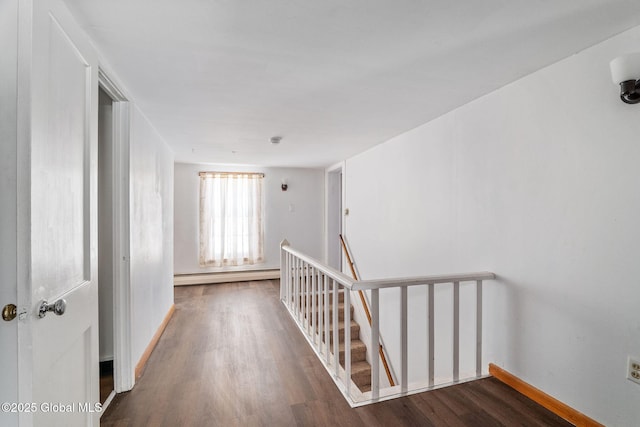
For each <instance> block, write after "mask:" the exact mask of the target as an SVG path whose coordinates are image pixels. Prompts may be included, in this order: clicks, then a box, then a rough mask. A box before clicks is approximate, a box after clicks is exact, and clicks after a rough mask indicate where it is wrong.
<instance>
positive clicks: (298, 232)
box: [174, 163, 324, 274]
mask: <svg viewBox="0 0 640 427" xmlns="http://www.w3.org/2000/svg"><path fill="white" fill-rule="evenodd" d="M202 171H221V172H229V171H234V172H262V173H264V174H265V177H264V203H265V226H264V228H265V230H264V234H265V236H264V239H265V250H264V252H265V262H264V263H261V264H256V265H253V266H242V267H236V268H229V267H227V268H215V267H206V268H202V267H200V266H199V264H198V250H199V234H198V227H199V197H200V196H199V194H200V193H199V191H200V178H199V177H198V173H199V172H202ZM282 179H286V181H287V184H288V186H289V187H288V189H287V191H282V190H281V188H280V185H281V183H282ZM323 203H324V174H323V171H322V170H321V169H297V168H266V167H257V166H256V167H248V166H229V165H213V164H211V165H195V164H187V163H177V164H176V165H175V236H176V240H175V261H174V262H175V264H174V269H175V274H187V273H201V272H210V271H221V270H249V269H268V268H279V267H280V242H281V241H282V240H283V239H285V238H286V239H287V240H288V241H289V242H290V243H291V245H292V246H293V247H294V248H296V249H298V250H301V251H303V252H304V253H306V254H308V255H310V256H312V257H314V258H316V259H322V256H323V220H324V214H323ZM290 208H291V209H292V210H291V209H290Z"/></svg>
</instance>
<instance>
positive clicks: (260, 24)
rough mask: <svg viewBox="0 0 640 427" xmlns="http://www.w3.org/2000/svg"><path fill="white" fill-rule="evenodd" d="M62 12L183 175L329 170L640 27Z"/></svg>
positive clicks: (152, 0)
mask: <svg viewBox="0 0 640 427" xmlns="http://www.w3.org/2000/svg"><path fill="white" fill-rule="evenodd" d="M66 2H67V4H68V5H69V7H70V9H71V10H72V12H73V14H74V15H75V16H76V18H77V20H78V21H79V22H80V24H81V25H82V27H83V28H84V29H85V31H86V32H87V33H88V34H89V35H90V37H91V38H92V39H93V40H94V42H95V44H96V46H97V48H98V50H99V51H100V53H101V54H102V56H103V57H104V59H105V61H106V62H107V63H108V65H109V68H111V69H112V70H114V71H115V73H116V74H117V77H118V79H119V81H121V82H122V84H123V85H124V86H125V88H126V90H127V91H128V92H129V93H130V94H131V95H132V97H133V98H134V100H135V101H136V103H137V104H138V105H139V107H140V109H141V110H142V111H143V112H144V114H145V115H146V116H147V117H148V118H149V120H150V121H151V122H152V124H153V125H154V126H155V127H156V128H157V130H158V131H159V132H160V134H161V135H162V136H163V137H164V139H165V140H166V141H167V143H169V145H170V146H171V147H172V149H173V150H174V152H175V155H176V161H181V162H202V163H236V164H255V165H263V166H297V167H321V166H327V165H330V164H332V163H335V162H337V161H340V160H343V159H345V158H348V157H350V156H352V155H354V154H357V153H359V152H361V151H364V150H366V149H367V148H369V147H372V146H374V145H376V144H378V143H380V142H383V141H385V140H387V139H389V138H391V137H393V136H396V135H398V134H400V133H403V132H405V131H407V130H409V129H412V128H414V127H416V126H419V125H420V124H422V123H425V122H428V121H430V120H432V119H434V118H436V117H438V116H440V115H442V114H444V113H446V112H448V111H451V110H452V109H455V108H456V107H459V106H461V105H463V104H465V103H468V102H469V101H471V100H473V99H475V98H478V97H480V96H482V95H484V94H486V93H489V92H491V91H493V90H495V89H497V88H499V87H501V86H504V85H506V84H508V83H510V82H513V81H514V80H516V79H518V78H520V77H523V76H525V75H527V74H530V73H532V72H534V71H536V70H539V69H540V68H542V67H544V66H546V65H549V64H551V63H553V62H556V61H558V60H560V59H562V58H565V57H567V56H569V55H572V54H574V53H575V52H577V51H580V50H582V49H585V48H587V47H589V46H592V45H594V44H596V43H598V42H600V41H602V40H605V39H607V38H609V37H611V36H613V35H616V34H618V33H620V32H622V31H624V30H626V29H629V28H631V27H633V26H636V25H639V24H640V2H639V1H637V0H633V1H629V0H625V1H622V0H564V1H558V0H554V1H549V0H538V1H535V0H484V1H477V0H466V1H451V0H424V1H417V0H413V1H410V0H394V1H390V0H322V1H305V0H269V1H265V0H209V1H207V0H181V1H175V0H110V1H104V0H66ZM603 66H607V65H606V64H604V65H603ZM274 135H279V136H282V137H283V140H282V142H281V143H280V144H279V145H272V144H270V143H269V138H270V137H271V136H274Z"/></svg>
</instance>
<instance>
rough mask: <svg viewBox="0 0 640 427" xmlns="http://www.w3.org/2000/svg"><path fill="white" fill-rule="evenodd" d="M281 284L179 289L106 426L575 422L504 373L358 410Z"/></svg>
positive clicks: (111, 408)
mask: <svg viewBox="0 0 640 427" xmlns="http://www.w3.org/2000/svg"><path fill="white" fill-rule="evenodd" d="M278 295H279V283H278V281H277V280H266V281H260V282H257V281H255V282H239V283H225V284H219V285H205V286H183V287H177V288H175V304H176V311H175V314H174V316H173V318H172V319H171V321H170V322H169V325H168V326H167V329H166V330H165V332H164V335H163V336H162V337H161V339H160V341H159V342H158V345H157V347H156V349H155V350H154V352H153V353H152V355H151V357H150V358H149V361H148V363H147V366H146V369H145V372H144V374H143V375H142V377H141V378H140V379H139V380H138V381H137V384H136V386H135V388H134V389H133V390H132V391H131V392H128V393H123V394H119V395H117V396H116V397H115V399H114V400H113V402H112V403H111V405H110V406H109V408H108V409H107V410H106V413H105V414H103V416H102V419H101V425H102V426H136V427H138V426H171V427H174V426H234V425H237V426H248V425H264V426H293V425H300V426H311V425H324V426H338V425H341V426H400V425H406V426H409V425H411V426H416V425H420V426H474V427H477V426H500V425H506V426H512V425H522V426H569V425H570V424H568V423H566V422H564V421H563V420H561V419H559V418H558V417H556V416H555V415H553V414H551V413H550V412H548V411H547V410H545V409H544V408H542V407H540V406H538V405H536V404H535V403H533V402H532V401H530V400H529V399H527V398H526V397H524V396H522V395H520V394H518V393H516V392H514V391H512V390H511V389H510V388H508V387H507V386H505V385H503V384H502V383H500V382H498V381H497V380H495V379H492V378H487V379H483V380H480V381H476V382H473V383H467V384H461V385H458V386H454V387H449V388H445V389H440V390H436V391H431V392H427V393H421V394H416V395H412V396H410V397H407V398H401V399H395V400H391V401H387V402H382V403H378V404H374V405H369V406H365V407H360V408H356V409H351V408H350V407H349V405H348V404H347V403H346V402H345V400H344V398H343V397H342V395H341V394H340V392H339V391H338V389H337V388H336V386H335V385H334V383H333V381H332V380H331V379H330V378H329V376H328V374H327V372H326V371H325V369H324V367H323V366H322V365H321V363H320V362H319V361H318V360H317V359H316V356H315V354H314V353H313V351H312V350H311V348H310V347H309V345H308V344H307V342H306V341H305V339H304V338H303V336H302V334H301V333H300V331H299V330H298V329H297V327H296V326H295V324H294V322H293V321H292V320H291V319H290V317H289V315H288V314H287V312H286V310H285V308H284V307H283V306H282V305H281V304H280V302H279V301H278Z"/></svg>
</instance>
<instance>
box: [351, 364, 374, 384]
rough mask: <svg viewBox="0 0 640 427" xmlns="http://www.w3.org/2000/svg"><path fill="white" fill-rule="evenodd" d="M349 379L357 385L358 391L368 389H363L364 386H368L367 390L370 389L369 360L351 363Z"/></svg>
mask: <svg viewBox="0 0 640 427" xmlns="http://www.w3.org/2000/svg"><path fill="white" fill-rule="evenodd" d="M351 380H352V381H353V382H354V383H355V384H356V385H357V386H358V388H359V389H360V391H368V390H363V387H364V386H369V390H370V389H371V365H369V362H367V361H362V362H356V363H352V364H351Z"/></svg>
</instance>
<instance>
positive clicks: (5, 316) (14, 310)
mask: <svg viewBox="0 0 640 427" xmlns="http://www.w3.org/2000/svg"><path fill="white" fill-rule="evenodd" d="M17 315H18V307H16V306H15V304H7V305H5V306H4V308H3V309H2V320H6V321H7V322H10V321H11V320H13V319H15V318H16V316H17Z"/></svg>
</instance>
